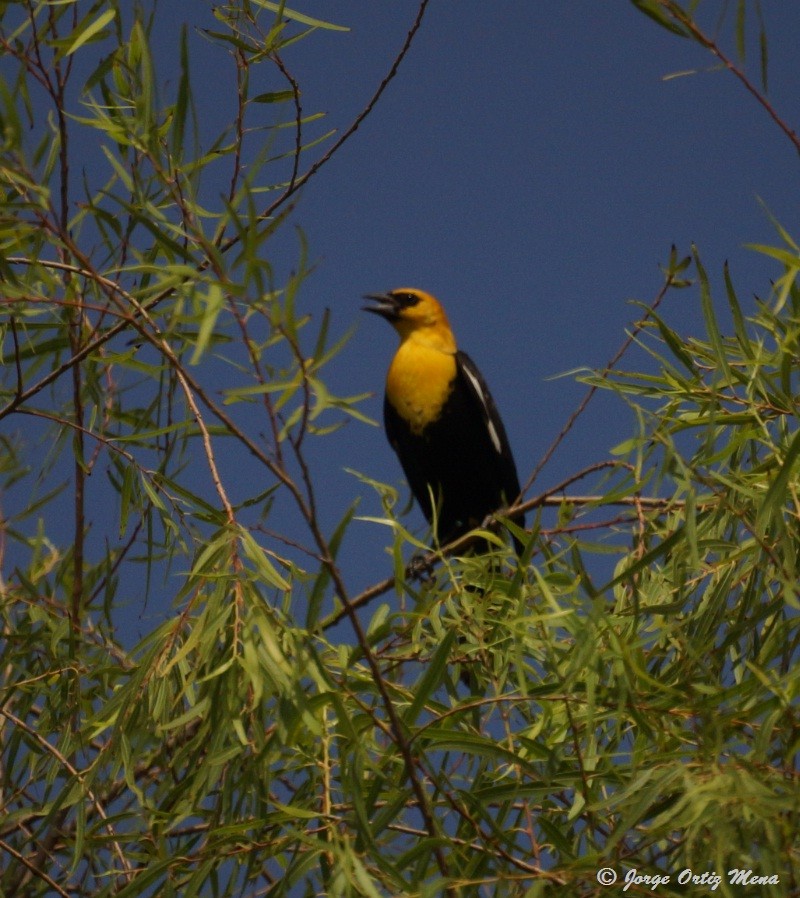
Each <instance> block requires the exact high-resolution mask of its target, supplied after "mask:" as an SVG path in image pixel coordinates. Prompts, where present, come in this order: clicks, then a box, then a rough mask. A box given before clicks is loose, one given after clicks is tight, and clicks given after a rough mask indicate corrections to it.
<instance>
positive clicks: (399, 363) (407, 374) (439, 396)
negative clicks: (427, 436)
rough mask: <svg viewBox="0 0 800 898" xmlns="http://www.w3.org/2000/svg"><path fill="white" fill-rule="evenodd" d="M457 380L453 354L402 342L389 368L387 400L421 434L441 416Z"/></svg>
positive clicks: (414, 430)
mask: <svg viewBox="0 0 800 898" xmlns="http://www.w3.org/2000/svg"><path fill="white" fill-rule="evenodd" d="M455 378H456V358H455V355H453V354H452V353H449V352H442V351H441V350H439V349H433V348H430V347H427V346H424V345H419V344H414V343H412V342H407V343H402V344H401V345H400V348H399V349H398V350H397V353H396V355H395V357H394V359H393V360H392V364H391V365H390V366H389V373H388V375H387V377H386V398H387V399H388V400H389V402H390V403H391V405H392V407H393V408H394V409H395V411H396V412H397V414H398V415H400V417H401V418H402V419H403V420H404V421H405V422H406V423H407V424H408V426H409V428H410V429H411V431H412V433H415V434H420V433H422V431H423V430H424V429H425V428H426V427H427V426H428V424H430V423H432V422H433V421H436V420H437V419H438V418H439V416H440V415H441V413H442V408H443V407H444V404H445V402H447V398H448V397H449V395H450V393H451V392H452V390H453V384H454V383H455Z"/></svg>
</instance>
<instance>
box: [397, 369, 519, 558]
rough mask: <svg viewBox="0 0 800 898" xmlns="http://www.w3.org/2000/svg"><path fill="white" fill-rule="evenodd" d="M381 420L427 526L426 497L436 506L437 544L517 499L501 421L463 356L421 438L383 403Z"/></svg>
mask: <svg viewBox="0 0 800 898" xmlns="http://www.w3.org/2000/svg"><path fill="white" fill-rule="evenodd" d="M476 384H477V385H479V387H480V390H481V393H482V395H481V394H479V393H478V391H477V390H476V386H475V385H476ZM383 418H384V424H385V426H386V435H387V437H388V438H389V442H390V443H391V445H392V447H393V449H394V450H395V452H396V453H397V456H398V458H399V459H400V464H401V465H402V467H403V471H404V473H405V475H406V478H407V480H408V483H409V486H410V487H411V491H412V493H413V494H414V498H415V499H416V500H417V502H418V503H419V506H420V508H421V509H422V513H423V514H424V515H425V517H426V519H427V520H428V521H429V522H432V521H433V519H434V507H433V506H432V504H431V498H433V501H434V502H436V503H437V508H438V513H437V516H436V520H437V527H438V532H439V536H440V538H441V540H442V541H443V542H445V541H449V540H452V539H455V538H456V537H458V536H461V535H462V534H464V533H466V532H467V531H469V530H472V529H473V528H475V527H478V526H480V524H481V523H482V522H483V520H484V519H485V518H486V517H487V515H490V514H491V513H492V512H494V511H497V510H498V509H500V508H503V507H505V506H508V505H509V504H510V503H512V502H514V500H515V499H516V498H517V496H519V493H520V487H519V479H518V477H517V469H516V465H515V464H514V458H513V456H512V454H511V447H510V446H509V444H508V437H507V436H506V432H505V428H504V427H503V422H502V421H501V420H500V416H499V414H498V412H497V409H496V407H495V404H494V401H493V400H492V397H491V395H490V393H489V389H488V387H487V386H486V383H485V382H484V380H483V378H482V377H481V375H480V372H479V371H478V369H477V368H476V366H475V363H474V362H473V361H472V359H470V357H469V356H468V355H467V354H466V353H464V352H460V351H458V352H456V377H455V380H454V381H453V385H452V389H451V392H450V395H449V396H448V398H447V400H446V401H445V403H444V405H443V406H442V410H441V414H440V416H439V418H437V420H435V421H433V422H431V423H430V424H428V425H427V426H426V427H425V428H424V429H423V430H422V432H421V433H419V434H416V433H413V432H412V430H411V428H410V427H409V426H408V424H407V422H406V421H405V420H403V418H402V417H401V416H400V415H399V414H398V412H397V411H396V409H395V408H394V406H393V405H392V404H391V402H389V400H388V398H385V399H384V404H383ZM490 427H491V428H493V431H494V438H493V436H492V431H491V430H490ZM498 447H499V448H498Z"/></svg>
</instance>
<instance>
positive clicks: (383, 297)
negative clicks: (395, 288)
mask: <svg viewBox="0 0 800 898" xmlns="http://www.w3.org/2000/svg"><path fill="white" fill-rule="evenodd" d="M364 299H369V300H371V301H372V302H374V303H375V305H372V306H362V307H361V308H362V309H363V310H364V311H365V312H373V313H374V314H375V315H380V316H381V318H386V320H387V321H394V319H395V318H397V312H398V305H397V300H396V299H395V298H394V297H393V296H392V295H391V293H367V294H366V295H365V296H364Z"/></svg>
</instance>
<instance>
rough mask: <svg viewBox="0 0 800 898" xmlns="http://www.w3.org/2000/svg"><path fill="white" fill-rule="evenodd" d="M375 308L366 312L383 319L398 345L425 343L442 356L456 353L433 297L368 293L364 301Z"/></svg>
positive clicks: (413, 292) (404, 291)
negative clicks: (445, 353)
mask: <svg viewBox="0 0 800 898" xmlns="http://www.w3.org/2000/svg"><path fill="white" fill-rule="evenodd" d="M364 298H365V299H370V300H372V301H373V302H374V303H375V305H372V306H364V309H365V311H367V312H373V313H374V314H376V315H380V316H381V318H385V319H386V320H387V321H388V322H389V324H391V325H392V327H393V328H394V329H395V330H396V331H397V333H398V334H399V335H400V340H401V342H403V343H405V342H406V340H411V341H413V342H415V343H424V344H426V345H428V346H431V347H432V348H435V349H439V350H441V351H442V352H448V353H453V352H455V351H456V341H455V337H454V336H453V331H452V330H451V329H450V322H449V321H448V320H447V315H446V314H445V311H444V309H443V308H442V306H441V305H440V303H439V301H438V300H437V299H436V297H434V296H431V294H430V293H426V292H425V291H424V290H417V289H415V288H413V287H401V288H400V289H398V290H391V291H390V292H389V293H369V294H367V296H365V297H364Z"/></svg>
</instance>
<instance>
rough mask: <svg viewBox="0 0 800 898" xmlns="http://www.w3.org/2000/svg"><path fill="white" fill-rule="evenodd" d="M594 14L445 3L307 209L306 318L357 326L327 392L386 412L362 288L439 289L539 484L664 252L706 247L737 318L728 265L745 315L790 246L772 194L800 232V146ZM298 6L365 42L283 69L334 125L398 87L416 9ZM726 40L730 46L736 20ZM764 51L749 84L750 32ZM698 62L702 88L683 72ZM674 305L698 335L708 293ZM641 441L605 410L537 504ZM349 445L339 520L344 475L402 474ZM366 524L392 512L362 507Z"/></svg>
mask: <svg viewBox="0 0 800 898" xmlns="http://www.w3.org/2000/svg"><path fill="white" fill-rule="evenodd" d="M712 6H713V8H714V11H715V15H716V11H718V10H719V7H720V5H719V4H709V8H710V7H712ZM763 7H764V17H765V22H766V27H767V32H768V35H769V49H770V91H771V92H770V98H771V100H772V102H773V103H774V104H775V106H776V108H777V109H778V110H779V112H780V113H781V114H782V115H783V116H784V118H785V119H787V120H788V121H789V122H790V123H793V122H798V120H800V93H798V91H797V84H796V64H795V46H794V43H795V42H794V39H793V37H792V35H795V36H796V35H797V34H798V33H800V6H798V5H797V4H787V3H764V4H763ZM598 8H599V5H597V4H581V3H564V4H558V5H556V6H554V5H553V4H544V3H508V2H498V3H494V4H491V6H487V4H485V3H480V2H472V0H465V2H460V3H457V4H456V3H436V2H434V3H432V4H431V6H430V8H429V11H428V14H427V15H426V18H425V21H424V23H423V26H422V29H421V31H420V33H419V35H418V36H417V39H416V41H415V43H414V45H413V47H412V50H411V52H410V54H409V56H408V58H407V59H406V60H405V62H404V64H403V67H402V68H401V71H400V74H399V75H398V77H397V78H396V79H395V81H394V82H393V83H392V84H391V85H390V87H389V89H388V91H387V93H386V94H385V95H384V98H383V99H382V101H381V103H380V104H379V105H378V107H377V108H376V110H375V111H374V113H373V114H372V115H371V116H370V117H369V119H368V120H367V121H366V122H365V124H364V125H363V126H362V128H361V129H360V130H359V131H358V132H357V134H356V135H355V136H354V137H353V139H352V140H351V142H350V143H349V144H347V145H346V146H345V148H343V149H342V151H341V152H340V153H339V155H338V156H337V157H336V158H335V159H334V160H333V161H332V162H331V163H330V164H329V165H328V167H327V168H325V169H323V170H322V171H321V172H320V175H319V176H318V177H317V178H316V179H315V180H314V181H312V182H311V183H310V184H309V185H308V187H307V188H306V189H305V191H304V192H303V195H302V200H301V202H300V204H299V207H298V212H297V220H298V221H299V223H300V224H301V225H302V227H303V229H304V231H305V233H306V235H307V237H308V240H309V245H310V252H311V256H312V258H314V259H316V260H317V261H318V268H317V271H316V273H315V274H314V276H313V277H312V278H311V279H310V280H309V281H308V282H307V286H306V289H305V290H304V298H305V301H306V302H307V303H308V307H309V308H310V309H311V310H315V309H318V308H320V307H322V306H329V307H330V308H331V309H332V310H333V314H334V319H335V321H336V322H337V325H338V326H341V327H345V326H349V325H350V324H351V323H352V322H353V321H354V320H358V321H357V327H358V329H357V331H356V333H355V336H354V337H353V339H352V341H351V342H350V344H349V345H348V346H347V348H346V349H345V350H344V352H343V354H342V355H341V356H340V357H339V359H338V360H337V361H336V362H335V363H334V364H333V366H332V367H331V369H330V371H329V376H330V377H331V380H332V382H333V384H334V385H335V386H336V387H338V388H339V389H341V390H342V391H343V392H347V393H358V392H362V391H364V390H374V391H375V394H376V395H375V398H374V399H373V400H370V401H369V402H367V403H366V405H365V408H366V410H367V411H368V412H370V413H371V414H372V415H373V416H374V417H375V418H380V414H381V395H382V388H383V377H384V373H385V369H386V366H387V364H388V362H389V359H390V357H391V354H392V353H393V352H394V348H395V345H396V337H395V335H394V334H393V332H392V331H391V329H390V328H388V327H386V326H385V325H384V324H383V323H382V322H381V321H379V320H377V319H375V318H372V317H367V316H363V315H360V314H359V312H358V308H359V305H360V303H359V297H360V295H361V294H363V293H364V292H367V291H375V290H383V289H389V288H392V287H396V286H401V285H406V286H418V287H422V288H424V289H427V290H430V291H431V292H433V293H435V294H436V295H437V296H438V297H439V298H440V299H441V300H442V301H443V303H444V304H445V306H446V308H447V311H448V313H449V315H450V319H451V322H452V324H453V327H454V329H455V330H456V334H457V337H458V340H459V344H460V346H461V348H462V349H465V350H466V351H467V352H469V353H470V354H471V355H472V356H473V358H474V359H475V360H476V362H477V363H478V365H479V366H480V368H481V369H482V370H483V373H484V375H485V377H486V378H487V380H488V382H489V384H490V386H491V389H492V392H493V393H494V396H495V399H496V401H497V404H498V406H499V408H500V410H501V413H502V415H503V418H504V420H505V422H506V425H507V429H508V431H509V436H510V439H511V442H512V445H513V447H514V451H515V455H516V458H517V464H518V467H519V469H520V477H521V479H522V480H523V481H524V480H526V479H527V477H528V474H529V473H530V471H531V470H532V469H533V468H534V466H535V465H536V463H537V462H538V461H539V459H540V457H541V455H542V453H543V452H544V451H545V449H546V447H547V446H548V445H549V444H550V442H551V441H552V439H553V438H554V437H555V435H556V434H557V433H558V431H559V430H560V428H561V427H562V425H563V423H564V421H565V420H566V418H567V416H568V415H569V413H570V412H571V411H572V409H573V408H574V407H575V405H576V404H577V402H578V401H579V400H580V397H581V396H582V395H583V392H584V390H585V388H584V387H583V386H582V385H580V384H576V383H575V381H574V379H573V378H557V377H556V375H559V374H561V373H562V372H565V371H569V370H572V369H575V368H579V367H585V366H589V367H601V366H602V365H603V364H604V363H605V362H606V361H607V360H608V359H609V358H610V357H611V356H612V355H613V353H614V352H615V351H616V349H617V348H618V346H619V345H620V343H621V342H622V340H623V339H624V336H625V329H626V327H629V326H630V324H631V323H632V322H633V321H634V320H635V318H636V315H637V309H636V308H635V307H634V306H633V305H632V304H631V300H640V301H644V302H648V301H650V300H651V299H652V297H653V296H654V295H655V294H656V292H657V291H658V289H659V286H660V283H661V280H660V272H659V268H658V266H659V263H661V262H665V261H666V260H667V258H668V255H669V250H670V246H671V244H673V243H675V244H677V246H678V248H679V250H680V251H681V252H682V253H685V252H688V251H689V248H690V245H691V243H692V242H694V243H696V244H697V246H698V249H699V251H700V254H701V257H702V259H703V261H704V264H705V266H706V269H707V270H708V272H709V275H710V277H711V279H712V285H713V286H714V287H715V288H716V290H717V292H718V299H719V305H720V311H721V314H722V315H723V317H724V309H723V308H722V307H723V306H724V304H725V303H724V292H723V291H722V288H721V284H722V265H723V263H724V262H725V260H728V261H729V263H730V265H731V270H732V274H733V277H734V281H735V284H736V286H737V289H738V291H739V295H740V297H741V299H742V301H743V302H744V304H745V307H746V308H747V307H748V306H749V302H750V298H751V297H752V295H753V294H754V293H759V294H760V295H762V296H764V295H766V294H767V293H768V290H769V279H770V277H775V276H776V275H777V274H778V272H777V270H776V268H775V266H774V265H773V263H771V262H770V261H769V260H767V259H765V258H763V257H761V256H759V255H758V254H756V253H754V252H753V251H751V250H749V249H746V248H745V246H744V245H745V244H747V243H752V242H755V243H759V242H765V243H773V242H776V240H777V238H776V235H775V231H774V228H773V225H772V224H771V222H770V221H769V218H768V216H767V215H766V213H765V211H764V208H763V207H762V205H761V201H763V203H764V204H765V205H766V206H767V207H768V209H769V210H770V212H771V213H772V214H774V215H775V216H776V217H777V218H778V219H779V220H780V221H781V222H782V223H783V225H784V226H785V227H786V228H787V229H788V230H789V232H790V233H794V234H798V233H799V232H800V222H798V212H797V210H798V208H800V204H798V199H800V196H799V195H798V194H799V191H798V178H797V172H798V161H799V160H798V156H797V153H796V151H795V149H794V148H793V146H792V145H791V143H790V142H789V140H787V139H786V138H785V137H784V136H783V135H782V134H781V133H780V132H779V130H778V129H777V127H776V126H775V125H774V124H772V122H771V121H770V120H769V118H768V116H767V114H766V113H765V112H764V110H763V109H762V108H761V107H760V106H759V105H758V104H757V103H756V102H755V100H754V99H753V98H752V97H751V96H750V95H749V94H747V93H746V91H745V90H744V89H743V88H742V86H741V85H740V84H739V82H738V81H737V80H736V79H735V78H733V77H732V76H731V75H730V74H729V73H728V72H725V71H721V70H719V69H718V68H716V69H715V60H714V59H712V58H711V56H710V55H709V54H708V53H706V52H704V51H703V50H702V49H701V48H700V47H698V46H697V45H695V44H691V43H689V42H688V41H686V40H681V39H679V38H677V37H674V36H672V35H670V34H668V33H667V32H666V31H664V30H663V29H661V28H660V27H658V26H657V25H656V24H655V23H653V22H652V21H651V20H650V19H648V18H646V17H645V16H643V15H642V14H641V13H639V12H638V11H637V10H636V9H635V8H634V7H633V5H632V4H629V3H613V4H612V3H607V4H602V10H603V12H602V13H599V12H597V11H596V10H597V9H598ZM306 9H307V11H309V12H311V11H313V12H315V13H317V14H320V15H323V14H327V15H328V17H329V18H331V19H333V20H334V21H336V22H337V23H340V24H347V25H349V26H350V28H351V29H352V30H351V32H350V33H349V34H348V35H341V34H335V33H331V34H326V35H324V36H322V37H321V38H320V43H319V44H318V45H317V46H318V47H319V46H323V47H325V49H326V53H325V54H324V56H323V57H319V56H318V57H317V58H311V54H309V55H306V54H307V51H308V49H309V48H311V47H312V46H313V45H312V44H311V43H309V44H308V45H307V46H304V45H303V44H300V45H298V47H297V51H296V57H297V58H296V61H295V60H293V59H290V58H288V57H287V62H290V64H293V65H294V68H293V72H294V74H295V75H296V77H298V79H299V80H300V81H301V83H303V84H304V85H305V88H304V109H311V108H320V109H324V110H327V111H328V112H329V117H328V120H327V121H326V126H330V125H332V124H333V125H336V126H338V127H343V126H346V125H347V124H348V123H349V122H350V120H351V119H352V117H353V116H354V115H355V114H356V113H357V112H358V111H360V109H361V108H362V106H363V105H364V103H365V102H366V99H367V98H368V97H369V95H370V94H371V93H372V91H373V89H374V87H375V85H376V84H377V83H378V82H379V81H380V80H381V78H382V77H383V75H384V74H385V72H386V70H387V67H388V63H389V61H390V60H391V59H392V57H393V54H394V53H395V52H396V51H397V49H398V48H399V46H400V44H401V43H402V40H403V38H404V36H405V33H406V31H407V28H408V26H409V24H410V22H411V20H412V19H413V15H414V12H415V10H416V4H414V3H392V4H381V3H372V2H339V3H336V4H333V5H331V4H309V5H308V7H306ZM487 10H488V12H487ZM553 10H557V11H555V12H554V11H553ZM591 10H594V11H591ZM714 23H715V19H714V18H713V17H712V18H711V25H710V26H709V32H710V33H712V34H714V33H717V32H716V31H715V25H714ZM754 24H755V23H751V27H752V26H753V25H754ZM718 33H719V35H720V40H721V43H722V46H723V47H724V48H725V49H726V50H728V51H729V52H731V54H733V51H734V43H733V20H732V17H729V19H728V20H727V21H725V22H723V24H722V25H721V26H720V29H719V32H718ZM755 33H756V32H755V29H754V28H753V35H754V36H755ZM748 51H749V53H750V58H749V59H748V72H749V73H750V74H751V75H752V77H753V78H754V80H755V81H756V82H757V81H758V74H759V70H758V65H759V62H758V56H757V47H756V44H755V42H754V41H753V42H751V43H750V45H749V46H748ZM688 70H695V71H696V74H693V75H684V76H682V77H673V78H667V76H669V75H671V74H673V73H675V72H682V71H688ZM664 314H665V316H666V317H667V319H668V320H670V321H671V323H672V324H673V325H674V326H675V327H676V328H677V329H678V330H679V331H680V332H682V333H685V334H689V333H698V334H700V333H701V332H702V325H701V315H700V309H699V296H698V293H697V291H696V290H695V289H692V290H685V291H679V292H676V293H674V294H673V295H672V296H671V298H670V299H669V300H668V301H667V303H666V305H665V307H664ZM362 319H366V320H362ZM641 361H642V360H641V357H640V358H639V362H641ZM628 427H629V419H628V418H627V416H626V413H625V410H624V407H622V406H621V405H620V403H619V402H618V401H617V400H615V399H612V398H611V397H606V396H603V397H598V399H597V400H596V401H595V404H594V405H593V406H592V407H591V411H590V412H589V413H587V415H586V416H585V418H584V419H583V424H582V426H581V427H580V428H578V430H577V431H576V433H575V435H574V436H573V437H572V438H571V439H570V440H569V441H568V442H567V444H566V445H565V446H563V447H562V449H561V450H560V452H559V453H558V455H557V457H556V458H555V459H554V461H553V462H552V463H551V465H550V466H549V467H548V468H546V469H545V471H544V472H543V474H542V475H541V478H540V481H539V482H538V484H537V485H536V486H535V487H534V490H533V494H535V493H536V492H538V491H539V490H540V489H542V488H545V487H547V486H549V485H551V484H553V483H555V482H557V481H558V480H560V479H561V477H563V476H566V475H568V474H570V473H572V472H574V471H576V470H578V469H580V468H581V467H582V466H583V465H586V464H589V463H591V462H594V461H597V460H600V459H602V458H604V457H606V453H607V452H608V450H609V448H610V447H612V446H613V445H615V444H616V443H618V442H619V441H620V440H621V439H623V438H624V437H625V436H627V433H628V431H627V428H628ZM334 446H335V447H336V451H337V452H342V453H343V454H344V455H345V460H344V462H342V460H341V459H339V458H338V457H336V456H335V455H331V457H330V464H331V471H330V478H331V498H332V500H333V505H336V504H337V502H339V501H340V498H339V497H340V496H341V497H344V496H346V495H348V494H352V491H353V490H358V489H359V485H358V484H357V483H355V482H352V481H349V480H348V479H347V476H346V475H342V473H341V467H343V465H347V466H348V467H353V468H356V469H358V470H360V471H362V472H364V473H366V474H368V475H370V476H372V477H375V478H377V479H379V480H384V481H389V482H393V483H400V481H401V479H402V475H401V472H400V469H399V466H398V464H397V462H396V459H395V458H394V455H393V453H392V452H391V451H390V450H389V449H388V447H387V446H386V444H385V441H384V437H383V434H382V433H381V432H380V431H378V430H376V429H370V428H365V427H363V426H362V425H359V424H351V425H348V427H347V428H346V429H345V430H344V431H342V432H341V433H340V434H339V435H337V437H335V438H333V439H332V440H330V441H326V447H327V448H326V451H330V450H332V449H333V448H334ZM334 497H335V498H334ZM362 510H363V511H365V512H366V513H369V512H371V513H374V512H375V510H376V504H375V502H374V501H373V500H372V498H371V497H370V496H369V495H367V496H365V499H364V502H363V504H362ZM413 514H414V516H415V517H414V518H412V519H411V520H412V521H416V522H417V523H418V524H420V525H421V522H422V518H421V515H420V514H419V512H418V511H416V510H415V511H414V512H413ZM355 526H356V528H357V532H358V534H359V539H358V545H357V547H356V551H357V552H358V553H359V555H360V554H361V553H362V552H363V553H364V555H365V557H366V558H367V559H369V562H368V563H366V564H363V565H360V566H358V567H357V568H356V570H357V571H358V573H357V574H355V577H356V579H359V574H360V575H362V576H363V583H364V584H366V583H369V582H371V581H372V580H374V579H375V574H376V573H377V572H378V571H380V570H381V565H380V564H377V565H376V564H375V563H374V559H375V557H376V554H377V555H378V557H379V556H380V550H381V547H382V545H384V544H385V543H386V542H388V540H387V538H386V536H385V535H382V534H381V533H380V531H378V532H377V533H376V532H375V531H376V528H375V525H369V524H356V525H355ZM355 532H356V531H354V533H355Z"/></svg>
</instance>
